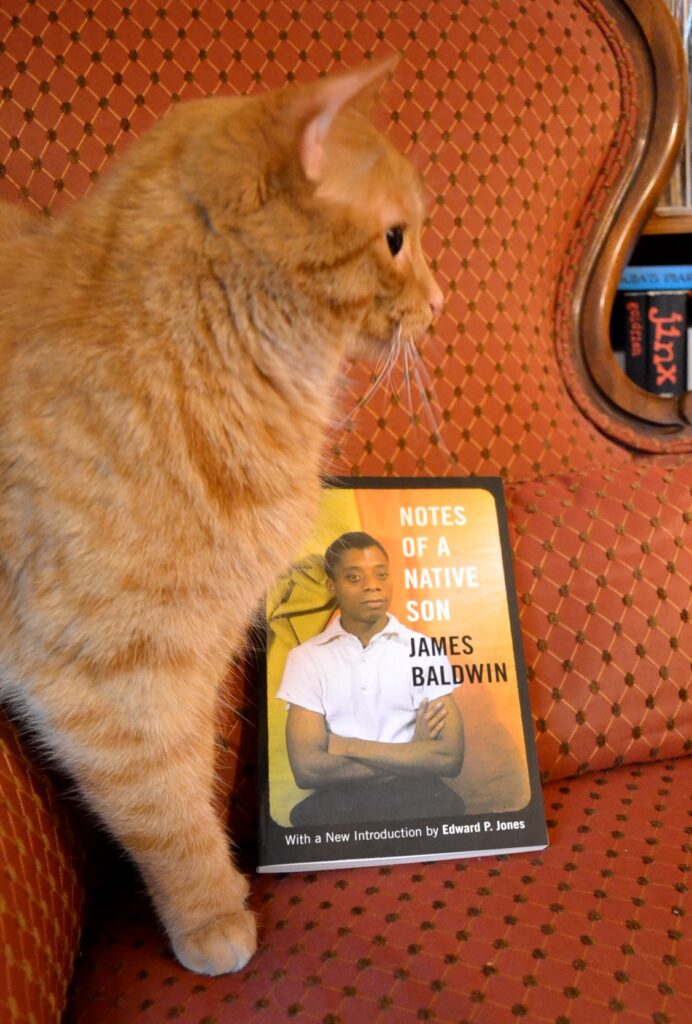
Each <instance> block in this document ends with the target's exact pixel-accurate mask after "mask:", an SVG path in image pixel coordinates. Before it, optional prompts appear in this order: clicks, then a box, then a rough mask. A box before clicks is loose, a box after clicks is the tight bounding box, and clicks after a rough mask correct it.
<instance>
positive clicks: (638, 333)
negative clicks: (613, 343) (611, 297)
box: [623, 292, 648, 388]
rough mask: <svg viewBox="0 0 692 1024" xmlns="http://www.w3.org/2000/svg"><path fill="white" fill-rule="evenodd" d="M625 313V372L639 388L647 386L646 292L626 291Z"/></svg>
mask: <svg viewBox="0 0 692 1024" xmlns="http://www.w3.org/2000/svg"><path fill="white" fill-rule="evenodd" d="M623 298H624V303H623V306H624V314H625V332H624V338H625V373H626V374H627V376H628V377H630V378H631V379H632V380H633V381H634V383H635V384H638V385H639V387H640V388H646V387H647V373H646V364H647V352H646V338H647V312H648V297H647V295H646V292H626V293H625V295H624V296H623Z"/></svg>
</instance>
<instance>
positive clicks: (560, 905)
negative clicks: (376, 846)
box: [66, 758, 692, 1024]
mask: <svg viewBox="0 0 692 1024" xmlns="http://www.w3.org/2000/svg"><path fill="white" fill-rule="evenodd" d="M691 791H692V761H691V760H690V759H689V758H683V759H679V760H674V761H671V762H668V763H665V762H657V763H654V764H650V765H646V766H628V767H624V768H618V769H614V770H612V771H609V772H603V773H599V774H596V773H589V774H586V775H583V776H581V777H579V778H576V779H571V780H569V781H566V780H563V781H560V782H553V783H550V784H549V785H547V786H546V787H545V790H544V794H545V807H546V815H547V818H548V821H549V824H550V835H551V845H550V847H549V848H548V849H546V850H545V851H543V852H541V853H539V854H535V853H532V854H518V855H514V856H502V857H485V858H472V859H466V860H458V861H438V862H431V863H424V864H420V865H410V864H408V865H401V866H392V867H381V868H377V867H374V868H366V869H360V870H358V871H347V870H346V871H344V870H341V871H326V872H319V873H314V874H309V875H305V874H290V875H278V876H266V875H265V876H260V877H258V878H255V879H254V881H253V890H254V895H253V903H254V906H255V908H256V910H257V912H258V914H259V915H260V919H261V930H260V950H259V952H258V955H257V957H256V958H255V959H254V960H253V961H252V962H251V963H250V965H249V966H248V968H247V969H245V970H244V971H242V972H241V973H240V974H238V975H235V976H234V975H226V976H224V977H220V978H203V977H199V976H196V975H193V974H190V973H188V972H187V971H185V970H183V969H182V968H181V967H180V966H179V965H178V964H177V963H176V962H175V961H174V960H173V958H172V956H171V954H170V952H169V951H168V950H167V948H166V940H165V938H164V935H163V933H162V931H161V930H160V929H159V927H158V925H157V923H156V921H155V919H154V917H153V914H152V912H151V911H150V909H149V907H148V905H147V904H146V903H144V902H142V901H140V900H137V901H135V902H134V903H133V902H132V900H131V899H130V897H129V895H128V897H127V898H124V899H120V898H118V899H116V901H115V904H116V906H117V907H118V909H116V911H115V912H114V913H112V914H111V915H108V916H105V917H104V918H103V919H102V920H101V921H100V922H96V924H95V926H94V929H93V932H92V935H91V939H90V942H89V943H88V945H87V947H86V949H85V952H84V954H83V955H82V958H81V960H80V962H79V964H78V969H77V974H76V980H75V985H74V989H73V993H72V1003H71V1008H70V1010H69V1012H68V1015H67V1018H66V1021H67V1022H69V1024H95V1022H97V1021H98V1024H140V1022H141V1024H145V1022H146V1024H153V1022H159V1021H169V1020H173V1019H175V1018H178V1017H180V1018H184V1019H185V1020H187V1021H194V1022H195V1024H197V1022H200V1024H201V1022H204V1024H212V1022H214V1024H225V1022H231V1021H232V1022H242V1024H248V1022H253V1021H258V1022H259V1021H265V1022H271V1024H275V1022H279V1021H290V1020H292V1019H297V1020H299V1021H300V1024H337V1022H338V1024H363V1022H365V1021H367V1022H368V1024H392V1022H396V1024H408V1022H409V1021H410V1022H411V1024H414V1022H417V1021H421V1020H432V1021H436V1022H437V1024H460V1022H471V1021H474V1022H477V1024H503V1022H505V1021H506V1022H511V1021H515V1020H517V1019H518V1018H525V1019H526V1020H530V1021H531V1022H532V1024H541V1022H545V1024H555V1022H557V1021H560V1022H562V1024H566V1022H567V1021H569V1022H570V1024H582V1022H583V1024H595V1021H598V1024H609V1022H613V1024H615V1022H616V1021H617V1022H619V1024H624V1022H625V1021H626V1022H627V1024H637V1022H640V1021H641V1022H642V1024H643V1022H646V1024H651V1022H652V1021H653V1022H654V1024H674V1022H676V1024H682V1022H683V1021H684V1020H687V1019H689V1016H688V1014H689V1007H690V1005H691V1003H690V1000H692V941H691V940H690V937H689V935H687V936H686V935H685V934H684V933H683V929H684V926H685V923H686V922H685V920H684V917H685V907H686V902H687V889H686V886H685V880H686V875H685V862H687V866H688V868H689V846H686V845H685V842H686V837H685V825H686V823H687V821H688V810H689V807H688V803H689V796H690V792H691Z"/></svg>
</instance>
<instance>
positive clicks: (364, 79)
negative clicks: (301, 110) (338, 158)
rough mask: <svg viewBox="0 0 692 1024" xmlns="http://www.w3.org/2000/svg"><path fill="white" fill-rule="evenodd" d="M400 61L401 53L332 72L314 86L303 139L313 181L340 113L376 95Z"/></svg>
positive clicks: (303, 158)
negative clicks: (345, 70) (338, 72)
mask: <svg viewBox="0 0 692 1024" xmlns="http://www.w3.org/2000/svg"><path fill="white" fill-rule="evenodd" d="M398 61H399V55H398V54H392V55H391V56H389V57H385V58H384V59H383V60H378V61H372V62H370V63H368V64H364V65H363V66H362V67H360V68H355V69H354V70H353V71H347V72H345V73H344V74H341V75H331V76H330V77H329V78H324V79H322V80H321V81H320V82H316V83H315V84H314V85H313V86H312V87H311V101H312V110H311V112H310V116H309V118H308V121H307V122H306V124H305V125H304V127H303V131H302V135H301V139H300V163H301V166H302V168H303V172H304V173H305V177H306V178H307V179H308V180H309V181H313V182H318V181H319V180H320V177H321V174H322V167H323V163H324V144H325V140H326V138H327V136H328V134H329V129H330V128H331V126H332V123H333V121H334V118H335V117H336V115H337V114H338V113H339V111H340V110H341V109H342V108H343V107H345V106H350V105H358V106H360V105H362V103H363V102H364V101H365V102H367V101H369V100H370V99H371V98H372V97H374V95H375V94H376V92H377V90H378V89H379V87H380V86H381V84H382V82H383V81H384V80H385V78H387V76H388V75H389V74H390V73H391V71H392V69H393V68H394V66H395V65H396V64H397V63H398Z"/></svg>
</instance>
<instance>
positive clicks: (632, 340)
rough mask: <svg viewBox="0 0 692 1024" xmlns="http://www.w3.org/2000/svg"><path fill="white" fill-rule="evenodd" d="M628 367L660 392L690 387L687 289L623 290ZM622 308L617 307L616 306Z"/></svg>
mask: <svg viewBox="0 0 692 1024" xmlns="http://www.w3.org/2000/svg"><path fill="white" fill-rule="evenodd" d="M621 306H622V307H623V308H624V347H625V370H626V373H627V374H628V376H629V377H631V379H632V380H633V381H634V382H635V384H638V385H639V387H641V388H644V389H645V390H647V391H650V392H652V393H653V394H657V395H680V394H682V393H683V392H684V391H686V390H687V389H688V383H687V376H688V370H689V362H690V360H689V354H688V351H687V350H688V328H687V324H688V309H689V293H688V292H686V291H656V292H654V291H647V292H640V291H632V292H624V293H622V299H621ZM617 308H619V307H616V309H617Z"/></svg>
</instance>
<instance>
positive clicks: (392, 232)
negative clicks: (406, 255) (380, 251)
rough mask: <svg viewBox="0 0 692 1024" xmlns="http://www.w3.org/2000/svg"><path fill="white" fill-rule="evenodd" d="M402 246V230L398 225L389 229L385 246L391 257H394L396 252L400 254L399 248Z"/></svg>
mask: <svg viewBox="0 0 692 1024" xmlns="http://www.w3.org/2000/svg"><path fill="white" fill-rule="evenodd" d="M403 244H404V229H403V228H402V227H401V225H400V224H396V225H395V226H394V227H393V228H390V229H389V231H388V232H387V245H388V246H389V251H390V252H391V254H392V256H396V254H397V253H398V252H401V247H402V245H403Z"/></svg>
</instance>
